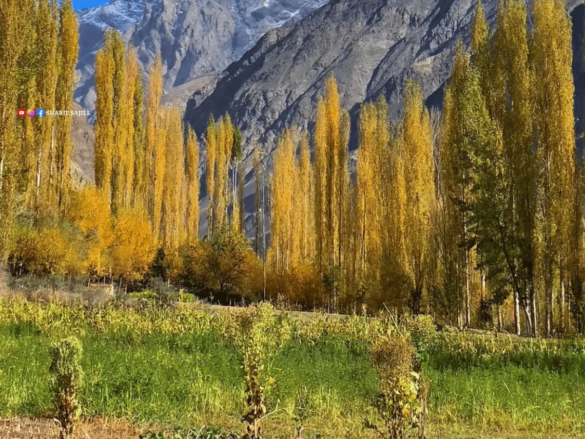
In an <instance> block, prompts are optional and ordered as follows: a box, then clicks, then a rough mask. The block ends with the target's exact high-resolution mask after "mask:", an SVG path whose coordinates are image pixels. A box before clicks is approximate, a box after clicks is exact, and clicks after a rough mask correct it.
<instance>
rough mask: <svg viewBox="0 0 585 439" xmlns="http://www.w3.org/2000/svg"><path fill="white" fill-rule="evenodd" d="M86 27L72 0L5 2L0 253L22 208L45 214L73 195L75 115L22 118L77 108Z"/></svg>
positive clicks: (0, 40) (1, 10)
mask: <svg viewBox="0 0 585 439" xmlns="http://www.w3.org/2000/svg"><path fill="white" fill-rule="evenodd" d="M77 40H78V32H77V22H76V15H75V12H74V11H73V7H72V4H71V1H70V0H64V1H62V2H57V1H53V0H38V1H37V0H35V1H33V0H25V1H14V0H6V1H2V4H1V5H0V108H1V110H0V256H1V257H2V258H3V257H5V256H6V254H7V252H8V251H9V248H10V242H11V232H12V227H11V224H12V222H13V220H14V218H15V215H16V214H17V213H18V212H22V211H24V210H28V211H30V212H32V213H34V221H35V222H42V221H43V220H44V219H45V218H47V217H53V216H55V215H58V214H59V212H61V211H62V210H63V209H64V208H65V206H66V204H67V202H68V195H69V186H70V184H69V163H70V158H71V151H72V142H71V138H70V131H71V115H66V116H51V115H47V116H45V117H44V118H43V119H42V123H39V121H38V120H36V118H28V117H25V118H23V119H19V118H18V117H17V115H16V111H17V109H19V108H25V109H29V108H45V109H49V110H52V109H55V110H70V109H71V105H72V100H73V87H74V81H75V77H74V73H75V64H76V62H77V51H78V43H77Z"/></svg>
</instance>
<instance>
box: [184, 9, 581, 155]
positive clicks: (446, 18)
mask: <svg viewBox="0 0 585 439" xmlns="http://www.w3.org/2000/svg"><path fill="white" fill-rule="evenodd" d="M475 4H476V0H411V1H408V2H405V1H403V0H332V1H331V2H330V3H328V4H327V5H325V6H324V7H322V8H320V9H319V10H317V11H315V12H313V13H312V14H310V15H309V16H307V17H306V18H305V19H304V20H302V21H301V22H300V23H298V24H297V25H295V26H293V27H287V28H280V29H275V30H273V31H270V32H269V33H268V34H267V35H266V36H264V37H263V38H262V39H261V40H260V41H259V42H258V43H257V44H256V46H255V47H254V48H253V49H251V50H250V51H249V52H248V53H246V55H244V57H243V58H242V59H240V60H239V61H237V62H235V63H233V64H232V65H230V66H229V67H228V68H227V69H226V70H225V71H224V73H223V74H222V76H221V78H220V80H219V81H218V83H217V85H216V87H215V90H214V91H213V93H211V94H210V95H209V96H208V97H207V99H205V100H203V101H201V99H192V100H191V101H189V102H188V104H187V110H186V116H185V117H186V120H187V121H188V122H189V123H190V124H191V125H192V126H193V127H194V129H195V130H196V132H197V133H198V134H200V135H201V134H202V133H203V131H204V130H205V126H206V122H207V120H208V118H209V116H210V115H213V116H214V117H216V118H217V117H219V116H221V115H222V114H224V113H226V112H227V113H229V114H230V116H231V117H232V120H234V122H235V123H236V124H237V125H239V126H240V127H241V128H242V130H243V131H244V135H245V140H246V144H247V146H248V150H247V151H248V153H249V151H250V149H249V148H250V146H251V145H252V144H253V143H254V142H260V143H264V144H266V145H267V147H268V148H271V147H273V145H274V142H273V139H274V137H275V135H276V134H277V133H278V132H279V131H281V130H282V129H283V128H284V127H287V126H291V125H293V124H295V125H297V126H298V125H300V126H304V125H305V124H307V122H309V124H310V123H311V122H310V121H312V120H314V112H315V107H316V101H317V98H318V96H319V95H321V94H322V92H323V89H324V81H325V79H326V78H327V76H329V74H331V73H333V74H334V75H335V76H336V78H337V80H338V83H339V90H340V93H341V96H342V105H343V106H344V107H345V108H348V109H350V111H351V114H352V121H353V127H352V132H353V133H354V135H355V134H356V133H357V116H358V112H359V105H360V104H361V103H362V102H363V101H365V100H374V99H377V97H378V96H380V95H384V96H385V97H386V99H387V100H388V102H389V109H390V115H391V117H397V116H398V115H399V113H400V109H401V106H402V89H403V84H404V83H405V81H406V79H407V78H413V79H415V80H417V81H418V82H419V83H420V84H421V86H422V89H423V92H424V95H425V97H426V99H427V104H429V105H440V104H441V103H442V87H443V85H444V84H445V82H446V81H447V79H448V77H449V75H450V71H451V66H452V61H453V56H454V51H455V47H456V42H457V40H458V39H462V40H463V41H464V42H468V40H469V31H470V27H471V22H472V19H473V15H474V12H475ZM497 4H498V0H489V1H485V0H484V8H485V10H486V15H487V17H488V20H489V21H490V22H493V21H494V19H495V15H496V9H497ZM577 5H578V1H577V0H568V1H567V8H568V10H569V11H570V12H571V11H573V10H574V9H575V8H576V7H577ZM581 17H582V14H581ZM575 26H578V27H579V28H581V27H582V26H583V24H582V23H580V24H576V25H575ZM356 143H357V142H356V139H355V137H354V138H353V139H352V143H351V146H352V147H355V146H356Z"/></svg>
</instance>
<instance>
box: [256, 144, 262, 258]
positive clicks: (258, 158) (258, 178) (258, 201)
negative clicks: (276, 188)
mask: <svg viewBox="0 0 585 439" xmlns="http://www.w3.org/2000/svg"><path fill="white" fill-rule="evenodd" d="M261 160H262V158H261V156H260V147H259V146H258V144H256V145H255V146H254V207H255V216H256V221H255V239H254V246H255V250H256V256H259V255H260V234H261V233H262V232H261V215H262V213H263V212H262V208H261V206H262V194H261V188H262V180H261V172H262V171H261V168H260V166H261Z"/></svg>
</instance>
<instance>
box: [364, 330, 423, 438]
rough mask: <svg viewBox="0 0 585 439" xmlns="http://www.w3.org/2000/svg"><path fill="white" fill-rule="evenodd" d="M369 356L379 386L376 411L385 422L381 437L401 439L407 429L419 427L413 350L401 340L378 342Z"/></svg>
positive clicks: (379, 339) (396, 338) (417, 388)
mask: <svg viewBox="0 0 585 439" xmlns="http://www.w3.org/2000/svg"><path fill="white" fill-rule="evenodd" d="M370 355H371V359H372V362H373V364H374V367H375V368H376V371H377V372H378V375H379V378H380V382H379V388H378V397H377V405H376V406H377V407H376V408H377V409H378V412H379V413H380V415H381V417H382V419H383V420H384V425H385V432H382V431H380V430H378V431H380V432H381V433H382V434H383V436H385V437H389V438H390V439H402V438H404V437H405V434H406V431H407V428H408V427H409V426H415V425H417V424H418V420H419V416H418V415H419V414H420V404H419V400H418V394H419V380H420V376H419V374H418V373H416V372H414V370H413V366H414V360H413V359H414V355H415V350H414V348H413V346H412V345H411V344H410V343H409V341H408V339H406V338H404V337H387V336H382V337H380V338H378V339H377V340H376V341H375V342H374V344H373V346H372V348H371V350H370Z"/></svg>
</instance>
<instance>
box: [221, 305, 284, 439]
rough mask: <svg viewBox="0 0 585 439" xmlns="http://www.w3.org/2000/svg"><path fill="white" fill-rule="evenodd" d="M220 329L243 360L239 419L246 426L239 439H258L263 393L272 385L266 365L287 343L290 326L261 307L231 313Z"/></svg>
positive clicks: (273, 382)
mask: <svg viewBox="0 0 585 439" xmlns="http://www.w3.org/2000/svg"><path fill="white" fill-rule="evenodd" d="M220 328H221V330H222V331H223V333H224V336H227V337H228V338H230V339H232V340H233V342H234V344H235V346H236V348H237V349H238V350H239V351H240V353H241V355H242V358H243V368H244V372H245V376H246V395H247V405H248V409H249V411H248V413H246V414H245V415H244V416H243V417H242V421H243V422H247V423H248V426H247V428H246V434H245V435H244V436H243V438H242V439H260V438H261V437H262V426H261V425H260V421H261V419H262V418H263V417H264V416H265V415H266V405H265V398H266V392H267V391H270V389H272V388H273V387H274V385H275V383H276V382H275V380H274V378H272V377H270V376H269V370H270V367H269V365H270V362H271V360H272V359H273V358H274V356H275V354H276V353H277V352H278V351H279V350H280V348H282V346H283V345H284V344H285V343H286V342H287V341H288V340H289V338H290V336H291V327H290V324H289V322H288V320H287V319H286V318H285V317H284V315H283V314H281V315H280V316H276V315H275V313H274V308H273V307H272V305H270V304H268V303H263V304H260V305H258V306H256V307H250V308H246V309H244V310H241V311H235V312H233V313H231V317H227V318H226V319H225V320H224V322H223V324H222V325H221V326H220Z"/></svg>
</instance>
